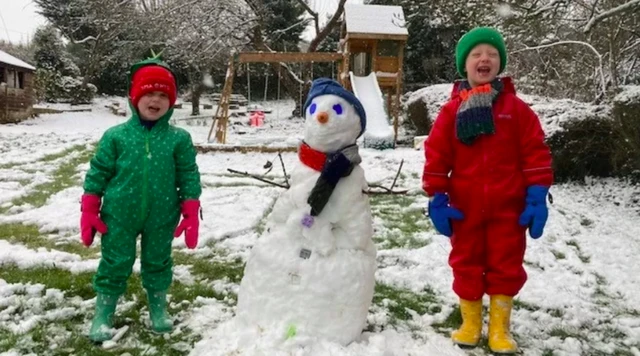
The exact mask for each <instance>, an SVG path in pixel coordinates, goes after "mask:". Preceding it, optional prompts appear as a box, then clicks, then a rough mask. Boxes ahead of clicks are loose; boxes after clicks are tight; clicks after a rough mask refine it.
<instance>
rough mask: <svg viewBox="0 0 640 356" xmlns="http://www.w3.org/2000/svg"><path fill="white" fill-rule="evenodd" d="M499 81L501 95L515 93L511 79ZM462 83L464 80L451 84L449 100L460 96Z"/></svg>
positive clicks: (503, 78) (505, 78)
mask: <svg viewBox="0 0 640 356" xmlns="http://www.w3.org/2000/svg"><path fill="white" fill-rule="evenodd" d="M499 79H500V81H501V82H502V85H503V87H502V92H503V93H509V94H515V93H516V87H515V85H513V80H512V79H511V77H501V78H499ZM463 82H464V80H457V81H455V82H454V83H453V89H451V99H455V98H457V97H458V95H459V94H460V85H461V84H462V83H463Z"/></svg>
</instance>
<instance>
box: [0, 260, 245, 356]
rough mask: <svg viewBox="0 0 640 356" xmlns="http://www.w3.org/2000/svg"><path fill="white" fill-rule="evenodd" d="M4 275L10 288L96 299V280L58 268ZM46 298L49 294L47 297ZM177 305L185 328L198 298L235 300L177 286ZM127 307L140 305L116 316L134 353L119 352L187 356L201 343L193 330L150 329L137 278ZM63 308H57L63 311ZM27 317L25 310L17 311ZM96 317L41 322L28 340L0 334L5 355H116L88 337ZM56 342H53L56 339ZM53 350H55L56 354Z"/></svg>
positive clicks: (199, 287)
mask: <svg viewBox="0 0 640 356" xmlns="http://www.w3.org/2000/svg"><path fill="white" fill-rule="evenodd" d="M0 274H1V275H2V276H3V279H4V280H6V281H7V282H8V283H33V284H43V285H45V286H46V288H54V289H59V290H61V291H63V292H64V293H65V296H66V297H67V298H68V297H71V296H79V297H81V298H83V299H91V298H93V297H94V296H95V293H94V291H93V287H92V285H91V280H92V277H93V272H87V273H79V274H72V273H71V272H68V271H64V270H60V269H55V268H29V269H19V268H17V267H16V266H2V267H0ZM42 293H43V294H44V291H43V292H42ZM169 294H171V300H172V303H170V307H169V313H170V314H172V315H174V318H177V319H178V322H180V318H181V316H180V314H181V312H183V311H185V310H187V309H189V308H190V306H191V305H192V304H193V303H194V302H195V300H196V298H198V297H204V298H215V299H218V300H221V301H225V300H226V301H229V299H232V300H235V299H234V298H235V296H228V295H222V294H221V293H218V292H216V291H215V290H213V289H212V288H210V287H209V286H208V285H206V284H205V283H200V282H198V283H194V284H191V285H186V284H182V283H180V282H178V281H176V282H174V283H173V284H172V286H171V288H170V290H169ZM124 299H125V300H127V301H132V300H133V301H135V302H134V304H133V306H131V307H129V308H128V309H127V310H126V311H124V312H120V313H117V314H116V316H115V318H114V326H115V327H117V328H119V327H122V326H124V325H128V326H129V328H130V329H129V331H128V332H127V334H125V336H124V339H123V340H122V341H120V342H119V344H121V345H135V346H136V347H135V348H126V347H124V346H123V347H118V348H117V352H118V354H121V353H123V352H129V353H130V354H132V355H141V354H144V352H145V350H149V349H152V348H154V349H156V350H162V354H163V355H186V354H188V352H189V351H190V349H191V348H192V346H193V344H194V343H195V342H197V341H198V340H199V338H200V336H199V335H196V334H194V333H192V331H191V330H188V329H187V328H183V329H182V332H179V333H172V334H170V335H155V334H153V333H152V332H150V331H149V329H148V324H149V322H148V320H147V319H148V317H147V310H148V308H147V299H146V292H145V291H144V289H143V288H142V286H141V280H140V276H139V275H137V274H133V275H132V276H131V277H130V279H129V283H128V288H127V291H126V293H125V295H124ZM64 306H65V305H58V306H57V307H64ZM17 312H19V313H22V312H24V309H22V310H18V311H17ZM92 317H93V308H89V310H88V312H87V313H81V314H77V315H74V316H70V317H68V319H65V320H60V319H57V320H55V321H46V322H42V323H41V324H40V325H38V326H36V327H35V328H34V329H32V330H31V331H29V332H28V333H25V334H24V335H14V334H12V333H10V332H9V331H7V330H4V329H1V328H0V352H2V351H8V350H14V351H18V352H19V353H22V354H27V353H32V354H37V355H54V354H56V355H57V354H71V353H72V354H76V355H113V350H110V351H109V350H104V349H102V348H100V347H99V346H96V345H94V344H93V343H92V342H90V341H89V340H88V339H87V338H86V336H85V335H84V334H83V332H84V327H85V326H86V324H87V323H89V321H90V319H91V318H92ZM53 335H55V336H56V338H55V340H54V338H53V337H51V336H53ZM52 346H54V347H56V349H53V350H52V349H51V347H52Z"/></svg>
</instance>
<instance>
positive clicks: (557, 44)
mask: <svg viewBox="0 0 640 356" xmlns="http://www.w3.org/2000/svg"><path fill="white" fill-rule="evenodd" d="M566 44H578V45H582V46H586V47H589V49H591V51H593V53H594V54H595V55H596V57H598V63H599V69H600V80H601V85H602V94H603V95H605V96H606V93H607V81H606V80H605V78H604V68H603V66H602V55H601V54H600V52H598V50H597V49H595V47H593V46H592V45H591V44H589V43H587V42H582V41H558V42H554V43H549V44H545V45H540V46H535V47H525V48H523V49H519V50H517V51H513V52H511V54H516V53H520V52H525V51H532V50H538V49H544V48H549V47H554V46H559V45H566Z"/></svg>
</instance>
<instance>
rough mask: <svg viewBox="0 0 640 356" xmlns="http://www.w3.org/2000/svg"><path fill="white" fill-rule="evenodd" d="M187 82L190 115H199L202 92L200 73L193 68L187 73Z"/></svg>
mask: <svg viewBox="0 0 640 356" xmlns="http://www.w3.org/2000/svg"><path fill="white" fill-rule="evenodd" d="M189 83H191V116H198V115H200V96H201V95H202V93H203V92H204V85H203V84H202V73H200V71H198V70H194V71H192V72H191V73H190V74H189Z"/></svg>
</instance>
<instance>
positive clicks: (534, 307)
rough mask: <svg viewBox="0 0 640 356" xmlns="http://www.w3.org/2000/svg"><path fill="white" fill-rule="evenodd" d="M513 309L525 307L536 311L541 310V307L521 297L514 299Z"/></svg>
mask: <svg viewBox="0 0 640 356" xmlns="http://www.w3.org/2000/svg"><path fill="white" fill-rule="evenodd" d="M513 309H515V310H519V309H524V310H528V311H530V312H534V311H538V310H540V309H541V308H540V307H539V306H537V305H535V304H533V303H528V302H525V301H522V300H520V299H513Z"/></svg>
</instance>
